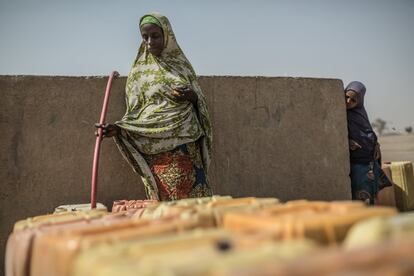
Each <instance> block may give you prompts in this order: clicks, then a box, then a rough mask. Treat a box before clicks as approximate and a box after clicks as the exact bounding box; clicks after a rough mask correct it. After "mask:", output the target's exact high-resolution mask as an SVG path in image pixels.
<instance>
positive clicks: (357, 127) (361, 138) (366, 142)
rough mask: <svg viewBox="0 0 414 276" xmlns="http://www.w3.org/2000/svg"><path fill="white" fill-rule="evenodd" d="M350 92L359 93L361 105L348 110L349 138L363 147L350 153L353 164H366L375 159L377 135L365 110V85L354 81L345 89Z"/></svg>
mask: <svg viewBox="0 0 414 276" xmlns="http://www.w3.org/2000/svg"><path fill="white" fill-rule="evenodd" d="M349 90H352V91H355V92H356V93H357V95H358V102H359V103H358V105H357V106H356V107H355V108H352V109H349V110H347V119H348V137H349V139H352V140H354V141H355V142H357V143H358V144H359V145H360V146H361V148H360V149H357V150H352V151H350V158H351V163H359V164H366V163H369V162H370V161H373V159H374V150H375V145H376V144H377V135H376V134H375V132H374V130H373V129H372V126H371V123H370V122H369V119H368V114H367V112H366V110H365V108H364V97H365V91H366V88H365V86H364V84H362V83H361V82H358V81H353V82H351V83H350V84H348V86H347V87H346V88H345V92H346V91H349Z"/></svg>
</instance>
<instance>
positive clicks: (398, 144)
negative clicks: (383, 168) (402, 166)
mask: <svg viewBox="0 0 414 276" xmlns="http://www.w3.org/2000/svg"><path fill="white" fill-rule="evenodd" d="M379 142H380V144H381V152H382V161H411V162H413V163H414V134H410V135H407V134H405V135H390V136H380V137H379Z"/></svg>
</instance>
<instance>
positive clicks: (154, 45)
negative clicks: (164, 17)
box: [141, 24, 164, 57]
mask: <svg viewBox="0 0 414 276" xmlns="http://www.w3.org/2000/svg"><path fill="white" fill-rule="evenodd" d="M141 36H142V39H143V40H144V42H145V44H146V45H147V49H148V51H149V52H150V53H151V54H153V55H154V56H157V57H158V56H160V55H161V53H162V50H163V49H164V34H163V31H162V29H161V28H160V27H159V26H157V25H155V24H145V25H143V26H141Z"/></svg>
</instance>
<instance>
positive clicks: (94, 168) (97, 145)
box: [91, 71, 119, 209]
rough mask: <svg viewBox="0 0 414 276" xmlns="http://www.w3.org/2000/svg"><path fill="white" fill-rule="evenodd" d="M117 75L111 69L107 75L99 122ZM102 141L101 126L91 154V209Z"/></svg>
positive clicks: (94, 199) (93, 206)
mask: <svg viewBox="0 0 414 276" xmlns="http://www.w3.org/2000/svg"><path fill="white" fill-rule="evenodd" d="M118 76H119V73H118V72H117V71H113V72H112V73H111V75H110V76H109V79H108V83H107V84H106V90H105V97H104V101H103V105H102V111H101V118H100V120H99V124H100V125H102V124H103V123H105V117H106V110H107V109H108V101H109V94H110V92H111V87H112V80H113V79H114V78H116V77H118ZM101 141H102V128H98V135H97V137H96V142H95V152H94V154H93V165H92V183H91V209H95V208H96V193H97V183H98V167H99V153H100V150H101Z"/></svg>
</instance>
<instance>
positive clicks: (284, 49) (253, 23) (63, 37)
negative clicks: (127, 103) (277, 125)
mask: <svg viewBox="0 0 414 276" xmlns="http://www.w3.org/2000/svg"><path fill="white" fill-rule="evenodd" d="M151 11H158V12H160V13H163V14H165V15H166V16H167V17H168V18H169V19H170V21H171V23H172V26H173V29H174V32H175V34H176V36H177V39H178V42H179V44H180V46H181V48H182V49H183V50H184V52H185V54H186V55H187V57H188V59H189V60H190V61H191V63H192V64H193V66H194V68H195V70H196V72H197V74H199V75H242V76H294V77H321V78H339V79H342V80H343V81H344V83H345V84H346V83H347V82H349V81H351V80H360V81H362V82H364V83H365V84H366V86H367V97H366V107H367V111H368V113H369V115H370V118H371V120H374V119H376V118H382V119H384V120H386V121H387V122H388V123H389V125H390V127H392V126H394V127H396V129H397V130H401V131H402V129H403V127H405V126H408V125H411V126H414V88H413V84H414V0H388V1H385V0H341V1H339V0H286V1H277V0H273V1H272V0H269V1H266V0H250V1H247V0H220V1H217V0H199V1H197V0H187V1H185V0H182V1H180V0H146V1H144V0H118V1H115V0H112V1H109V0H67V1H63V0H0V74H1V75H22V74H31V75H107V74H108V73H109V72H110V71H112V70H113V69H116V70H118V71H119V72H120V73H121V74H122V75H126V74H127V73H128V71H129V69H130V66H131V62H132V61H133V59H134V57H135V55H136V51H137V48H138V45H139V43H140V36H139V29H138V21H139V18H140V16H142V15H143V14H145V13H147V12H151Z"/></svg>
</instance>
